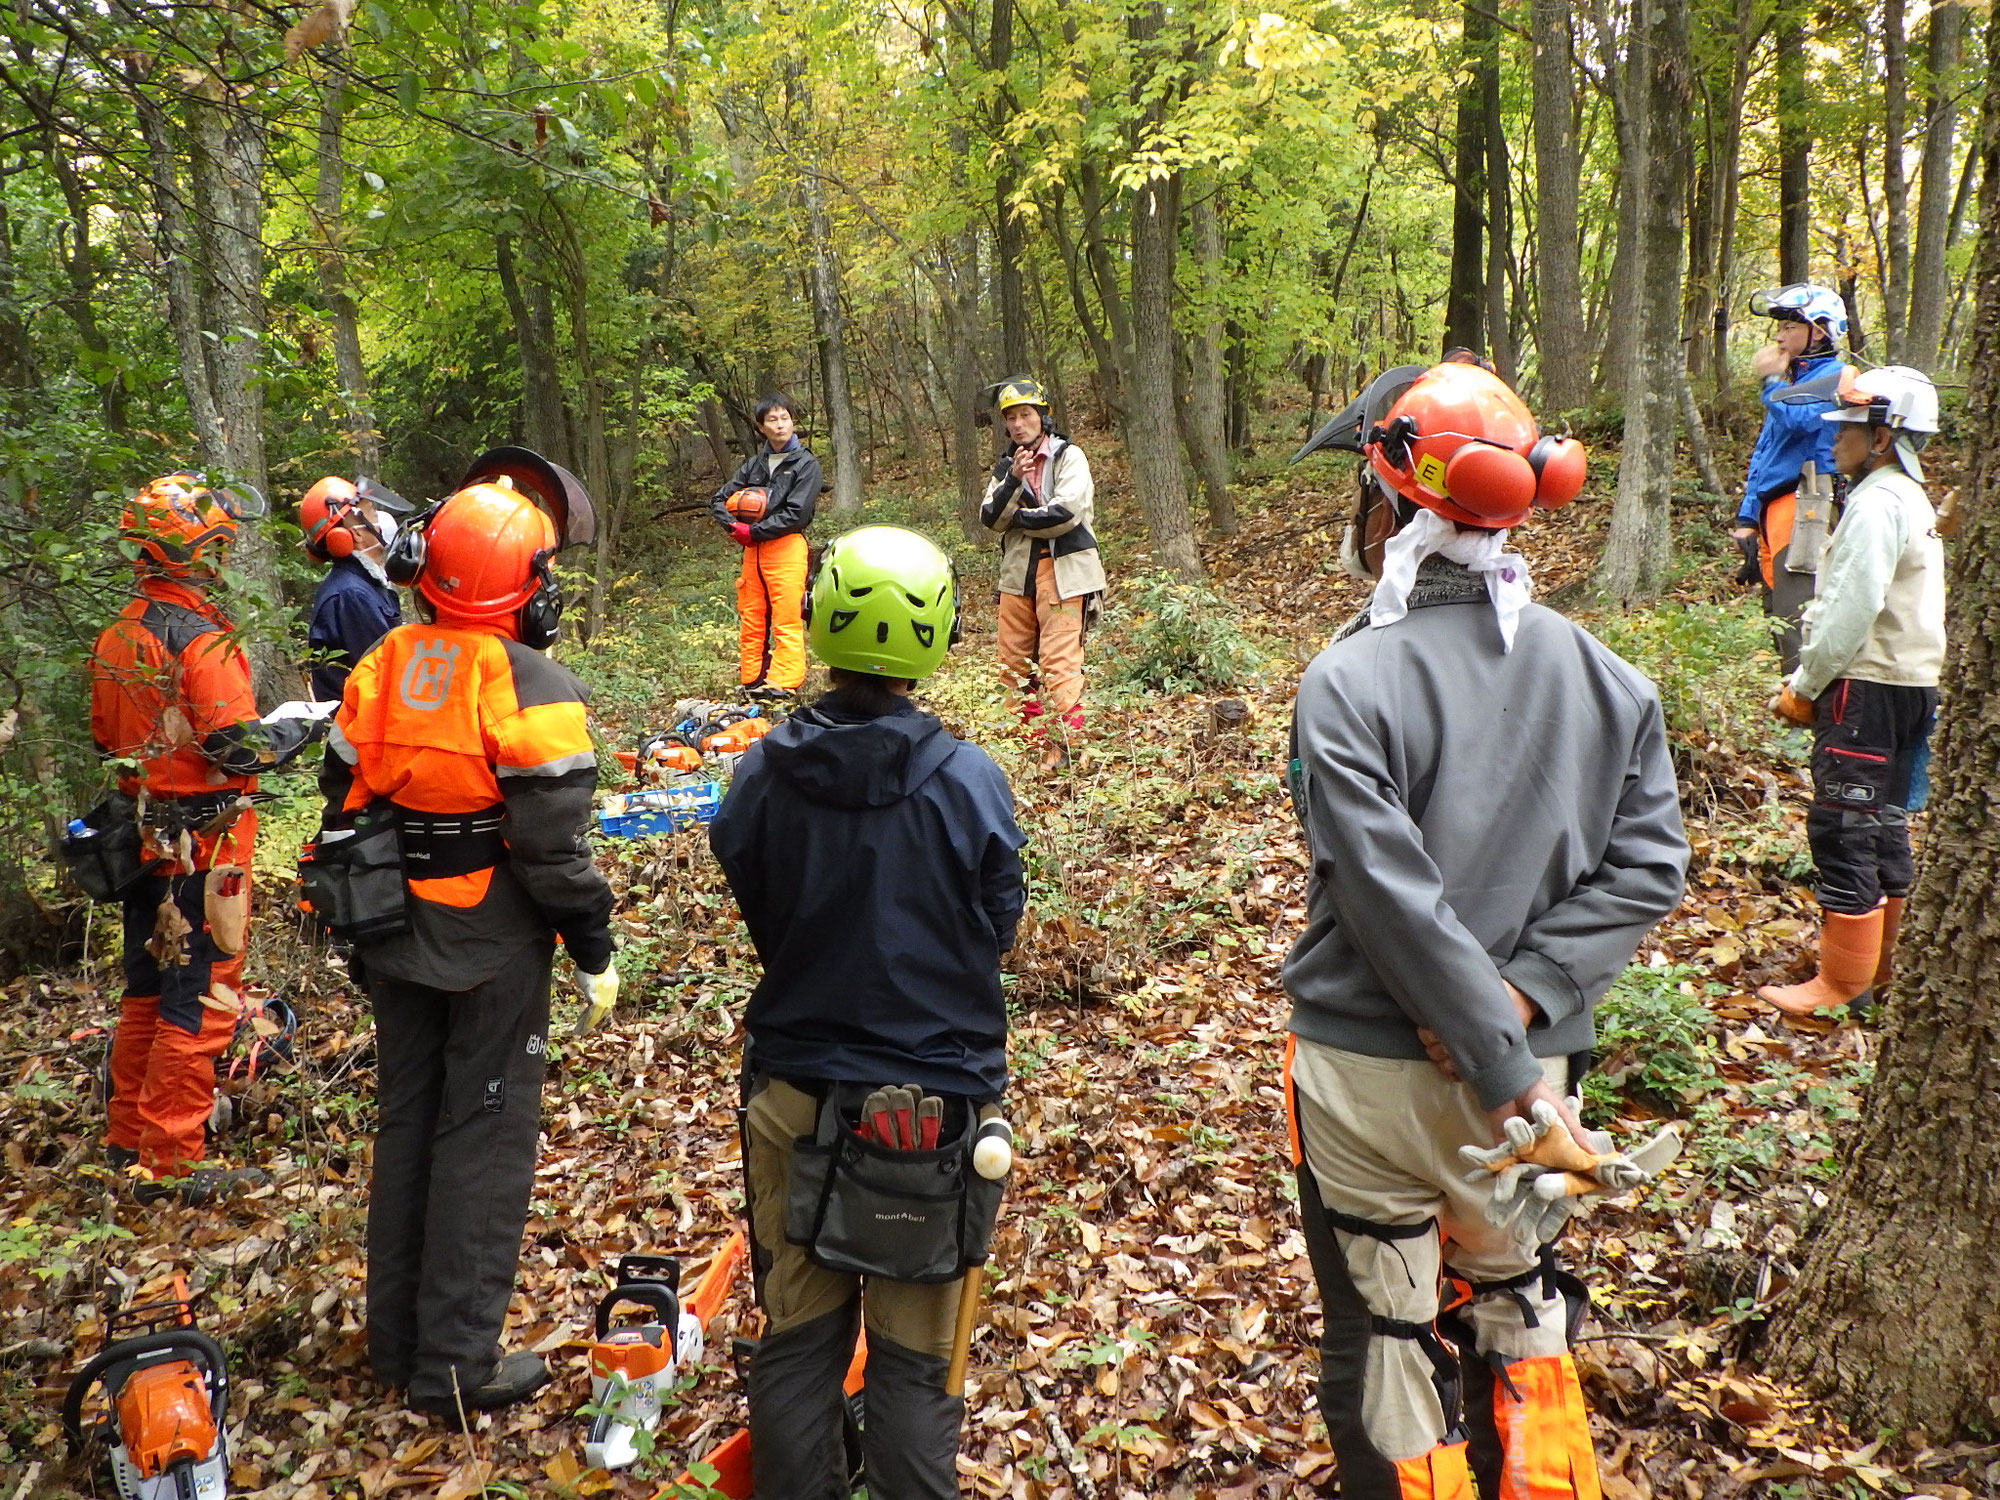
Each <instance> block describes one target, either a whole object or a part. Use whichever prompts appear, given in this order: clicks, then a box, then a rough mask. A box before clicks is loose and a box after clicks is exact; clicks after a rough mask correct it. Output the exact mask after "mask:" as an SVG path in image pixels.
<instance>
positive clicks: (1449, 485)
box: [1362, 360, 1584, 530]
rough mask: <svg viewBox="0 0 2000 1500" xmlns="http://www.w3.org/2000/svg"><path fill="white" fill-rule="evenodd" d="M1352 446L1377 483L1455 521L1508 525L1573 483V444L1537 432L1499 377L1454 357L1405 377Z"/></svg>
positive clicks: (1566, 494)
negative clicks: (1362, 456)
mask: <svg viewBox="0 0 2000 1500" xmlns="http://www.w3.org/2000/svg"><path fill="white" fill-rule="evenodd" d="M1362 451H1363V452H1364V453H1365V454H1367V456H1368V461H1369V463H1370V465H1371V466H1372V467H1373V468H1374V470H1375V473H1376V475H1377V476H1378V477H1379V478H1380V479H1381V481H1382V483H1383V484H1384V485H1385V486H1387V487H1388V488H1389V489H1391V490H1394V491H1395V492H1396V493H1397V494H1399V495H1401V496H1403V497H1404V498H1405V499H1407V500H1413V501H1415V502H1416V503H1417V504H1418V505H1421V506H1423V507H1424V508H1425V509H1427V510H1434V511H1436V512H1437V513H1438V514H1439V515H1441V516H1443V517H1445V518H1446V519H1447V520H1451V521H1456V522H1458V523H1459V524H1460V525H1462V526H1478V527H1484V528H1487V529H1492V530H1497V529H1499V528H1501V527H1507V526H1518V525H1520V524H1521V522H1523V521H1525V520H1527V518H1528V512H1529V511H1531V510H1534V509H1536V508H1537V507H1539V508H1542V509H1546V510H1553V509H1554V508H1555V507H1557V506H1559V505H1567V504H1568V503H1569V502H1570V501H1571V500H1574V499H1575V498H1576V495H1577V492H1578V491H1579V490H1581V489H1582V488H1583V480H1584V450H1583V444H1581V443H1579V442H1577V441H1576V440H1575V439H1574V438H1568V437H1556V436H1553V435H1551V436H1546V437H1545V436H1543V435H1542V433H1541V430H1540V429H1539V428H1538V427H1537V426H1536V425H1535V419H1534V417H1533V416H1531V415H1530V414H1529V412H1528V408H1527V406H1526V405H1525V404H1523V402H1522V400H1521V398H1520V397H1519V396H1517V395H1515V394H1514V392H1513V390H1512V389H1511V388H1510V387H1509V386H1508V385H1507V383H1506V382H1505V381H1504V380H1502V379H1501V378H1500V377H1499V376H1498V375H1495V374H1494V373H1493V372H1492V371H1490V370H1486V369H1483V368H1481V367H1480V366H1479V365H1476V364H1468V363H1464V362H1461V361H1457V360H1446V361H1445V362H1444V363H1443V364H1439V365H1434V366H1432V367H1431V368H1430V369H1429V370H1426V371H1425V372H1424V373H1423V374H1422V375H1420V376H1418V377H1417V379H1415V380H1414V381H1412V382H1411V383H1410V385H1409V388H1408V389H1407V390H1405V391H1404V392H1403V394H1402V395H1401V396H1400V397H1399V398H1398V399H1397V401H1396V403H1395V404H1394V405H1393V406H1391V407H1390V408H1389V412H1388V415H1387V416H1386V417H1385V418H1384V419H1383V420H1382V421H1381V422H1379V423H1378V424H1376V425H1375V426H1374V427H1373V428H1372V429H1371V430H1370V431H1369V432H1368V433H1367V435H1366V439H1365V441H1364V442H1363V444H1362Z"/></svg>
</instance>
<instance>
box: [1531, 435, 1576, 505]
mask: <svg viewBox="0 0 2000 1500" xmlns="http://www.w3.org/2000/svg"><path fill="white" fill-rule="evenodd" d="M1528 467H1529V468H1531V469H1533V470H1534V471H1535V504H1537V505H1539V506H1540V507H1541V508H1542V509H1543V510H1554V509H1555V508H1556V507H1557V506H1559V505H1567V504H1569V503H1570V501H1572V500H1574V499H1575V498H1576V497H1577V494H1578V492H1579V491H1580V490H1582V488H1583V481H1584V479H1585V477H1586V475H1587V473H1588V466H1587V464H1586V463H1585V459H1584V451H1583V444H1581V443H1579V442H1578V441H1577V440H1576V439H1575V438H1571V437H1555V436H1553V435H1551V436H1548V437H1541V438H1537V439H1536V440H1535V446H1534V447H1532V448H1530V449H1529V450H1528Z"/></svg>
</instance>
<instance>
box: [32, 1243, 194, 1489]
mask: <svg viewBox="0 0 2000 1500" xmlns="http://www.w3.org/2000/svg"><path fill="white" fill-rule="evenodd" d="M133 1329H140V1330H143V1331H141V1332H130V1331H128V1330H133ZM104 1340H105V1342H104V1349H103V1352H101V1353H100V1354H98V1356H97V1357H96V1358H95V1359H93V1360H91V1361H90V1362H89V1363H88V1364H86V1365H85V1366H84V1367H83V1368H82V1369H81V1370H79V1371H77V1374H76V1379H74V1380H72V1381H71V1382H70V1387H69V1394H68V1395H66V1396H65V1397H64V1398H63V1409H62V1425H63V1432H64V1434H65V1435H66V1436H67V1437H68V1439H69V1447H70V1452H71V1453H79V1452H81V1451H82V1450H83V1449H84V1448H85V1447H86V1446H87V1445H88V1444H90V1443H91V1442H93V1441H95V1442H101V1443H103V1444H105V1445H107V1446H108V1447H109V1448H110V1450H111V1477H112V1481H113V1483H114V1484H116V1486H117V1489H118V1493H119V1495H120V1496H121V1497H122V1500H224V1497H225V1496H226V1495H227V1494H228V1493H229V1445H228V1438H227V1435H226V1432H225V1416H226V1409H227V1407H228V1398H229V1374H228V1370H227V1368H226V1366H225V1364H224V1362H223V1355H222V1346H221V1345H220V1344H218V1343H216V1342H215V1340H214V1339H212V1338H210V1337H209V1336H208V1335H207V1334H205V1333H203V1332H202V1331H201V1330H200V1329H198V1328H196V1327H195V1326H194V1314H193V1312H192V1311H191V1310H190V1309H189V1307H188V1294H187V1283H186V1282H185V1281H184V1280H182V1279H181V1278H180V1277H178V1276H176V1277H175V1278H174V1295H173V1297H172V1298H171V1299H169V1300H167V1301H164V1302H151V1303H147V1304H145V1305H143V1306H140V1307H134V1308H129V1309H127V1310H126V1311H125V1312H122V1313H119V1314H116V1315H115V1316H113V1317H112V1319H111V1320H110V1322H109V1323H108V1324H107V1325H106V1327H105V1331H104ZM99 1386H101V1387H103V1390H104V1399H105V1401H106V1402H107V1404H108V1407H109V1410H108V1411H107V1412H106V1414H105V1415H104V1417H103V1418H102V1419H100V1420H99V1421H98V1422H97V1424H96V1425H95V1426H94V1427H92V1428H91V1429H90V1430H89V1431H88V1432H86V1431H85V1429H84V1425H83V1408H84V1404H85V1403H86V1402H87V1401H88V1400H89V1397H90V1393H91V1391H92V1390H93V1389H95V1388H97V1387H99Z"/></svg>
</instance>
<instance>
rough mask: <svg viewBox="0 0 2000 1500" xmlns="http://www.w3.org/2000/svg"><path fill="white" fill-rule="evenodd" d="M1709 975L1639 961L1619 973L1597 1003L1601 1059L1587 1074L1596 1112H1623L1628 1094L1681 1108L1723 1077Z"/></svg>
mask: <svg viewBox="0 0 2000 1500" xmlns="http://www.w3.org/2000/svg"><path fill="white" fill-rule="evenodd" d="M1701 983H1702V981H1701V979H1700V977H1699V975H1698V974H1697V971H1696V970H1694V969H1692V968H1690V967H1688V966H1687V965H1685V964H1669V965H1667V966H1665V967H1664V968H1657V969H1656V968H1649V967H1647V966H1646V965H1644V964H1633V965H1631V966H1630V967H1629V968H1627V969H1626V970H1625V972H1624V973H1623V974H1621V975H1619V976H1618V980H1617V982H1616V983H1615V984H1613V985H1612V986H1611V990H1610V992H1609V993H1608V994H1606V995H1605V997H1604V998H1603V999H1602V1000H1601V1001H1599V1002H1598V1006H1597V1052H1598V1056H1599V1058H1600V1059H1601V1062H1600V1065H1599V1067H1598V1068H1597V1069H1596V1070H1594V1071H1592V1072H1591V1073H1590V1074H1588V1075H1587V1076H1586V1077H1585V1079H1584V1081H1583V1096H1584V1103H1585V1105H1586V1107H1587V1110H1588V1112H1589V1113H1590V1114H1591V1116H1592V1117H1593V1118H1594V1119H1602V1118H1604V1117H1605V1116H1607V1115H1609V1114H1612V1113H1615V1112H1616V1111H1617V1109H1618V1108H1619V1106H1620V1104H1621V1102H1622V1098H1621V1096H1627V1095H1629V1096H1632V1097H1635V1098H1638V1099H1641V1100H1643V1101H1644V1102H1646V1103H1648V1104H1651V1105H1654V1106H1657V1107H1661V1108H1664V1109H1665V1110H1667V1111H1668V1112H1669V1113H1678V1112H1679V1111H1680V1109H1681V1108H1682V1107H1683V1106H1685V1105H1690V1104H1693V1103H1694V1102H1695V1101H1697V1100H1698V1099H1700V1098H1701V1097H1702V1096H1703V1095H1705V1094H1707V1093H1708V1092H1709V1091H1710V1090H1712V1089H1714V1088H1716V1087H1717V1086H1718V1085H1719V1084H1720V1082H1721V1080H1720V1078H1719V1076H1718V1075H1717V1073H1716V1068H1715V1042H1714V1039H1713V1037H1712V1036H1711V1035H1710V1028H1711V1026H1712V1025H1713V1024H1714V1016H1713V1015H1712V1014H1711V1013H1710V1011H1709V1009H1708V1007H1707V1006H1706V1005H1704V1004H1703V1003H1702V1001H1701V998H1700V996H1701V991H1700V989H1699V988H1698V986H1700V984H1701ZM1708 988H1709V989H1710V990H1711V991H1714V992H1722V991H1724V989H1725V987H1724V986H1720V985H1713V984H1711V985H1709V986H1708Z"/></svg>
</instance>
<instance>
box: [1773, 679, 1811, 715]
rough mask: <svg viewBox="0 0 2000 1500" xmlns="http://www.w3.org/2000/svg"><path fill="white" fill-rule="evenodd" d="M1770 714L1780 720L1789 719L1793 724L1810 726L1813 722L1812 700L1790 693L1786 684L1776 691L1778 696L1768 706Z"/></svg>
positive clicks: (1789, 688) (1790, 687)
mask: <svg viewBox="0 0 2000 1500" xmlns="http://www.w3.org/2000/svg"><path fill="white" fill-rule="evenodd" d="M1769 707H1770V710H1771V712H1772V713H1774V714H1776V715H1777V716H1778V717H1779V718H1781V719H1789V720H1790V721H1791V722H1792V723H1794V724H1804V725H1807V726H1810V725H1811V724H1812V721H1813V706H1812V699H1810V698H1801V697H1800V696H1799V695H1798V694H1797V693H1795V692H1793V691H1792V685H1791V684H1790V683H1789V682H1788V683H1786V684H1785V685H1784V686H1783V687H1781V688H1779V689H1778V694H1777V696H1776V697H1775V698H1773V699H1772V700H1771V702H1770V704H1769Z"/></svg>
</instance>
